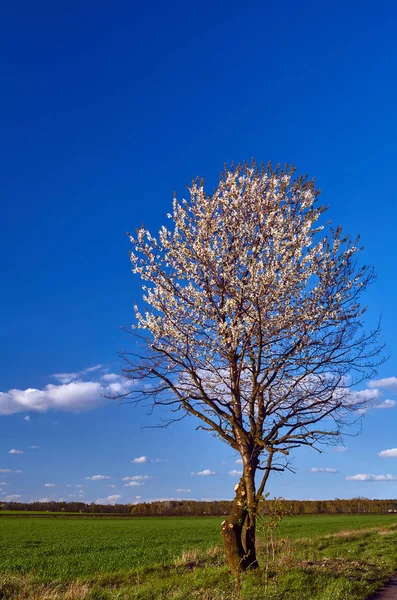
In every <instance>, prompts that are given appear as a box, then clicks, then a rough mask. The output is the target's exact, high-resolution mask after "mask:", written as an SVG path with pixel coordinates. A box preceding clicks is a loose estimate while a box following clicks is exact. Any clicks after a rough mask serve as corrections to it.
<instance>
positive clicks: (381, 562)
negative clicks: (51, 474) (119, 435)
mask: <svg viewBox="0 0 397 600" xmlns="http://www.w3.org/2000/svg"><path fill="white" fill-rule="evenodd" d="M220 523H221V519H219V518H131V519H126V518H117V517H115V518H109V519H103V518H95V517H89V518H84V517H66V518H65V517H59V518H56V517H53V516H49V517H47V518H46V517H34V516H33V517H32V516H29V517H27V516H1V517H0V574H1V578H2V579H1V583H0V598H2V599H7V600H9V599H13V600H14V599H19V598H21V599H22V598H23V599H25V598H32V599H33V598H35V599H36V598H37V599H41V598H43V599H44V598H46V599H48V600H49V599H51V598H54V599H55V598H65V599H66V598H70V599H71V600H72V599H76V600H80V599H85V598H87V599H88V598H92V599H93V600H95V599H97V600H100V599H105V598H106V599H107V598H119V599H122V598H126V599H128V598H131V599H133V598H134V599H138V598H139V599H142V600H149V599H153V600H155V599H157V598H175V599H177V598H178V599H184V598H186V599H188V598H201V599H205V598H206V599H208V600H211V599H218V598H219V599H221V598H223V599H224V600H226V599H228V598H238V597H241V598H252V599H254V598H261V599H265V598H266V599H267V598H269V599H270V598H272V599H273V600H276V599H278V598H288V599H289V598H291V600H293V599H295V598H296V599H297V600H301V599H302V600H303V599H304V598H307V599H308V600H314V599H318V600H328V599H329V600H337V599H338V598H340V599H341V600H343V599H344V598H346V600H348V599H350V598H354V599H356V598H357V599H359V598H365V597H367V595H368V593H369V592H370V591H372V590H373V589H375V588H376V587H377V586H378V585H379V584H380V583H381V582H382V581H383V580H384V579H385V578H386V577H387V576H389V575H390V574H392V573H393V572H394V570H396V569H397V515H390V516H389V515H376V516H358V515H354V516H345V515H343V516H304V517H286V518H285V519H284V520H283V522H282V523H281V525H280V527H279V529H278V532H277V536H278V540H279V541H278V542H277V543H276V544H275V546H276V552H275V557H274V558H273V556H270V553H268V551H267V549H266V548H267V547H268V546H267V544H266V537H265V533H264V531H261V527H260V528H259V538H260V540H259V541H260V546H261V552H260V554H261V555H262V565H265V564H266V556H268V557H269V566H268V569H267V570H265V568H264V567H262V568H261V569H260V571H259V572H257V573H254V574H252V575H251V574H250V575H248V576H246V577H245V578H244V580H243V581H242V582H241V583H242V585H241V590H240V591H239V592H238V593H237V591H236V590H235V588H234V582H233V580H232V579H231V577H230V576H229V574H228V571H227V569H226V568H225V566H224V559H223V552H222V549H221V538H220V533H219V531H220ZM341 532H342V533H341ZM328 588H329V590H331V591H327V590H328ZM286 589H287V590H288V594H289V595H287V596H286V595H285V594H286ZM348 593H349V594H353V595H350V596H349V595H347V594H348ZM283 594H284V595H283ZM294 594H295V595H294ZM306 594H307V595H306ZM327 594H328V595H327ZM338 594H339V595H338Z"/></svg>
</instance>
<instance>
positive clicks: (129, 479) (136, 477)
mask: <svg viewBox="0 0 397 600" xmlns="http://www.w3.org/2000/svg"><path fill="white" fill-rule="evenodd" d="M144 479H153V477H152V476H151V475H133V476H132V477H123V479H122V480H121V481H143V480H144Z"/></svg>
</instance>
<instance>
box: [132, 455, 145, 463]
mask: <svg viewBox="0 0 397 600" xmlns="http://www.w3.org/2000/svg"><path fill="white" fill-rule="evenodd" d="M131 462H132V463H134V464H135V465H142V464H143V463H145V462H147V457H146V456H138V458H133V459H132V461H131Z"/></svg>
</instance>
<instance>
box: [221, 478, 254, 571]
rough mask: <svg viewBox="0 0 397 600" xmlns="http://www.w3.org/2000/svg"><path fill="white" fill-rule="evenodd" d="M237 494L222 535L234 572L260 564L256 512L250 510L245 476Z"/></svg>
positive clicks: (228, 560) (239, 484) (223, 526)
mask: <svg viewBox="0 0 397 600" xmlns="http://www.w3.org/2000/svg"><path fill="white" fill-rule="evenodd" d="M235 492H236V496H235V499H234V502H233V506H232V510H231V513H230V515H229V517H228V518H227V519H225V521H223V523H222V536H223V543H224V546H225V554H226V560H227V562H228V564H229V567H230V570H231V572H232V574H233V575H234V576H235V577H237V576H238V575H239V574H240V573H241V572H243V571H246V570H247V569H249V568H255V567H257V566H258V562H257V559H256V548H255V524H256V518H255V514H254V513H252V512H251V511H249V510H248V507H247V491H246V484H245V481H244V477H242V478H241V480H240V482H239V483H238V484H237V486H236V488H235Z"/></svg>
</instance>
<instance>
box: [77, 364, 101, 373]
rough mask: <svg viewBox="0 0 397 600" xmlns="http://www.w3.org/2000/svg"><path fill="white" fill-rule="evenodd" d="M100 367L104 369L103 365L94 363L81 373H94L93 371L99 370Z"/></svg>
mask: <svg viewBox="0 0 397 600" xmlns="http://www.w3.org/2000/svg"><path fill="white" fill-rule="evenodd" d="M99 369H103V365H94V366H93V367H88V369H84V371H81V374H82V375H84V374H85V373H92V371H99Z"/></svg>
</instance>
